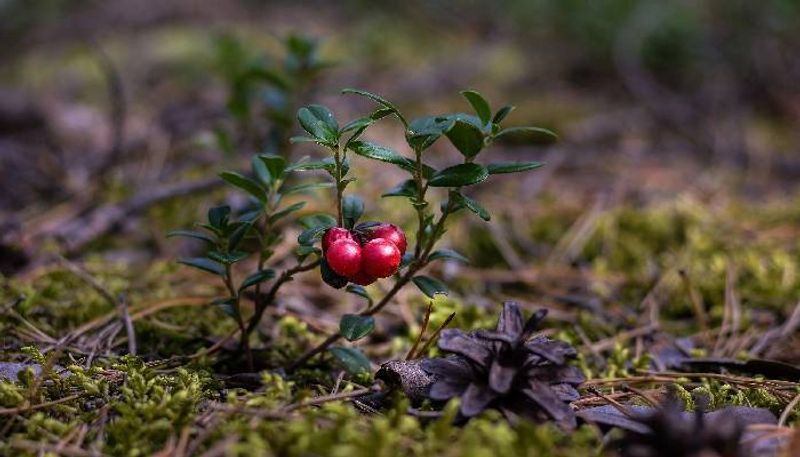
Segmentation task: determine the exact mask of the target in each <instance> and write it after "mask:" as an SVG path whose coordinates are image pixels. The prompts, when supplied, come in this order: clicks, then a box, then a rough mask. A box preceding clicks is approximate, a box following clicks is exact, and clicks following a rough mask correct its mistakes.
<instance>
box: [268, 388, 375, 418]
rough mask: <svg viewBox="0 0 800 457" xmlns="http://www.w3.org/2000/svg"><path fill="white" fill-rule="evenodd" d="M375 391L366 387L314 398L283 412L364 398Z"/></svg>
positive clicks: (289, 406) (293, 405)
mask: <svg viewBox="0 0 800 457" xmlns="http://www.w3.org/2000/svg"><path fill="white" fill-rule="evenodd" d="M373 391H374V389H373V388H372V387H365V388H363V389H356V390H352V391H350V392H342V393H339V394H331V395H322V396H320V397H314V398H312V399H310V400H306V401H303V402H300V403H294V404H291V405H288V406H286V407H285V408H283V410H282V411H284V412H287V413H288V412H291V411H294V410H296V409H299V408H304V407H306V406H316V405H321V404H323V403H328V402H332V401H339V400H347V399H350V398H354V397H362V396H364V395H366V394H368V393H370V392H373Z"/></svg>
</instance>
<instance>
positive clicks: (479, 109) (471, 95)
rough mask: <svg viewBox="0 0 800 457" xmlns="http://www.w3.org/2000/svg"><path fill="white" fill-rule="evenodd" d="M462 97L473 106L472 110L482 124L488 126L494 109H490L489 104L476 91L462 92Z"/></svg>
mask: <svg viewBox="0 0 800 457" xmlns="http://www.w3.org/2000/svg"><path fill="white" fill-rule="evenodd" d="M461 95H463V96H464V98H466V99H467V101H468V102H469V104H470V105H472V109H474V110H475V113H476V114H477V115H478V117H479V118H480V119H481V122H483V123H484V124H488V123H489V121H490V120H491V118H492V109H491V108H489V102H487V101H486V99H485V98H483V96H482V95H481V94H480V93H479V92H478V91H476V90H465V91H461Z"/></svg>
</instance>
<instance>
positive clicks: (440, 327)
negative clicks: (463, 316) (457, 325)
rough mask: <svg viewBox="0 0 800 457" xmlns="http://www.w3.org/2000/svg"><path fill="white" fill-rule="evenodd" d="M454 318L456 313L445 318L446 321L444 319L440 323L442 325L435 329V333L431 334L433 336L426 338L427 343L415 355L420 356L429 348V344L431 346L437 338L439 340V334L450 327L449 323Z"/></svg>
mask: <svg viewBox="0 0 800 457" xmlns="http://www.w3.org/2000/svg"><path fill="white" fill-rule="evenodd" d="M455 317H456V313H451V314H450V315H449V316H447V319H445V320H444V322H442V325H440V326H439V328H437V329H436V331H435V332H433V335H431V337H430V338H428V341H426V342H425V344H424V345H423V346H422V349H420V350H419V352H417V354H416V355H417V356H420V355H421V354H424V353H425V352H427V351H428V348H429V347H431V344H433V342H434V341H436V339H437V338H439V334H440V333H442V330H444V329H445V328H447V326H448V325H450V322H451V321H452V320H453V318H455Z"/></svg>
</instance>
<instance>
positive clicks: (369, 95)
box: [342, 88, 408, 126]
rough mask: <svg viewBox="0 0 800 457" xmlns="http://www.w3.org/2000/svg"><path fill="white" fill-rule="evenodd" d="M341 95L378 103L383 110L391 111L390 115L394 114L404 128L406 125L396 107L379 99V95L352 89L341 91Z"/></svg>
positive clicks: (383, 99) (381, 98) (387, 101)
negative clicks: (354, 96)
mask: <svg viewBox="0 0 800 457" xmlns="http://www.w3.org/2000/svg"><path fill="white" fill-rule="evenodd" d="M342 93H343V94H355V95H360V96H362V97H367V98H368V99H370V100H372V101H374V102H376V103H378V104H379V105H383V106H384V107H385V108H387V109H390V110H391V111H392V113H394V115H395V116H397V118H398V119H400V122H402V123H403V125H405V126H407V125H408V123H407V122H406V120H405V118H404V117H403V115H402V114H400V110H399V109H397V107H396V106H394V104H392V102H390V101H389V100H386V99H385V98H383V97H381V96H380V95H375V94H373V93H371V92H367V91H365V90H361V89H353V88H346V89H342Z"/></svg>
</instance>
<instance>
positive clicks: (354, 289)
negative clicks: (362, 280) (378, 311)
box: [345, 284, 372, 304]
mask: <svg viewBox="0 0 800 457" xmlns="http://www.w3.org/2000/svg"><path fill="white" fill-rule="evenodd" d="M345 290H346V291H347V292H349V293H351V294H353V295H358V296H359V297H361V298H364V299H366V300H367V301H368V302H369V303H370V304H371V303H372V297H370V296H369V293H367V289H366V288H365V287H364V286H359V285H358V284H348V285H347V287H346V288H345Z"/></svg>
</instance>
